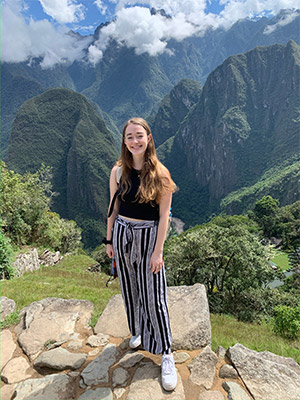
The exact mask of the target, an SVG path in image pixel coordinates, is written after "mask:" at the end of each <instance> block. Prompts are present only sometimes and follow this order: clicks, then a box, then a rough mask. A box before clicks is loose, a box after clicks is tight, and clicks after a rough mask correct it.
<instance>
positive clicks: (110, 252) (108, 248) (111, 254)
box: [106, 244, 115, 258]
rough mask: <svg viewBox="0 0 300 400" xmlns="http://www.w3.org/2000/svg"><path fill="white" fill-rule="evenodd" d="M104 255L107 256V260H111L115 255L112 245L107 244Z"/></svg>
mask: <svg viewBox="0 0 300 400" xmlns="http://www.w3.org/2000/svg"><path fill="white" fill-rule="evenodd" d="M106 254H107V255H108V257H109V258H113V257H114V255H115V253H114V251H113V247H112V244H107V245H106Z"/></svg>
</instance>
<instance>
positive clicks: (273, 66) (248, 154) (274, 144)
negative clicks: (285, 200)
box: [166, 41, 300, 215]
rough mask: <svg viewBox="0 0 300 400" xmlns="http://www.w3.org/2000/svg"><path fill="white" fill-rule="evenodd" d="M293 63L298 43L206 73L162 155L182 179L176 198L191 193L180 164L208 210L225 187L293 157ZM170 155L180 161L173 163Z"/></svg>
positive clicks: (262, 50) (298, 60)
mask: <svg viewBox="0 0 300 400" xmlns="http://www.w3.org/2000/svg"><path fill="white" fill-rule="evenodd" d="M299 69H300V48H299V46H298V45H297V44H296V43H294V42H292V41H290V42H289V43H288V44H287V45H286V46H284V45H274V46H270V47H258V48H255V49H254V50H252V51H250V52H248V53H245V54H240V55H237V56H232V57H229V58H228V59H227V60H226V61H225V62H224V63H223V64H222V65H221V66H219V67H218V68H216V69H215V70H214V71H213V72H212V73H211V74H210V75H209V77H208V79H207V81H206V84H205V86H204V88H203V91H202V94H201V98H200V101H199V102H198V104H197V105H196V106H195V107H194V108H193V110H192V111H191V112H190V114H189V115H188V117H187V118H186V119H185V121H184V122H183V123H182V125H181V127H180V129H179V131H178V133H177V135H176V137H175V139H174V142H173V144H172V147H171V150H168V151H169V154H168V156H167V158H166V163H167V165H168V166H169V168H170V170H171V172H174V174H175V176H174V177H175V179H177V182H178V184H179V186H180V185H181V184H182V187H183V190H184V193H183V194H182V195H181V196H182V198H183V199H184V198H186V199H190V193H189V190H190V188H188V187H186V174H185V172H184V173H183V171H182V170H187V171H189V172H188V174H189V175H190V181H191V182H196V183H197V187H196V188H193V190H196V193H197V194H198V196H199V198H200V199H201V198H202V199H204V200H205V199H206V204H207V203H208V204H209V205H208V206H206V208H207V210H206V211H208V210H209V211H208V212H212V211H213V210H214V209H216V207H217V205H218V202H219V201H220V199H222V198H223V197H225V196H226V195H227V194H228V193H230V192H232V191H234V190H237V189H239V188H241V187H244V186H251V185H253V184H254V183H255V182H257V181H258V180H259V179H260V177H261V176H262V174H263V173H264V172H265V171H267V170H268V169H270V168H272V167H274V166H275V165H277V166H278V165H280V164H282V163H285V165H286V163H287V160H291V161H290V162H291V163H292V161H294V159H295V157H296V155H297V152H298V149H299V147H298V146H299V137H298V134H297V132H299V130H298V129H299V114H298V113H299V88H300V86H299V77H300V71H299ZM175 160H181V166H180V168H178V162H177V165H175ZM183 175H184V176H183ZM181 200H182V199H181ZM294 201H296V199H295V200H294ZM199 212H200V214H201V210H199ZM202 215H203V211H202Z"/></svg>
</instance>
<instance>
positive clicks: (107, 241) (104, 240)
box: [102, 238, 112, 244]
mask: <svg viewBox="0 0 300 400" xmlns="http://www.w3.org/2000/svg"><path fill="white" fill-rule="evenodd" d="M102 243H104V244H112V239H110V240H107V239H106V238H103V240H102Z"/></svg>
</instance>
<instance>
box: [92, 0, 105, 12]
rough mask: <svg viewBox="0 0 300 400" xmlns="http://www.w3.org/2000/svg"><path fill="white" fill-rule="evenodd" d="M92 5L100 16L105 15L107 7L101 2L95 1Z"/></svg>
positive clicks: (100, 0)
mask: <svg viewBox="0 0 300 400" xmlns="http://www.w3.org/2000/svg"><path fill="white" fill-rule="evenodd" d="M93 4H95V6H96V7H97V8H98V10H99V11H100V13H101V14H102V15H105V14H106V13H107V6H106V5H105V4H104V2H103V1H102V0H95V1H94V3H93Z"/></svg>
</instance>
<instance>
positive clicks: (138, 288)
mask: <svg viewBox="0 0 300 400" xmlns="http://www.w3.org/2000/svg"><path fill="white" fill-rule="evenodd" d="M120 175H121V177H120V178H119V176H120ZM118 182H119V184H118ZM175 189H176V185H175V183H174V182H173V181H172V179H171V176H170V173H169V171H168V170H167V168H165V167H164V166H163V165H162V164H161V163H160V162H159V160H158V159H157V156H156V151H155V147H154V142H153V138H152V135H151V131H150V128H149V126H148V124H147V122H146V121H145V120H144V119H142V118H132V119H130V120H129V121H127V123H126V124H125V126H124V128H123V140H122V148H121V157H120V159H119V160H118V162H117V164H116V165H115V166H114V167H113V169H112V171H111V175H110V196H111V205H110V212H109V217H108V221H107V237H106V239H105V240H104V242H105V243H106V252H107V254H108V256H109V257H110V258H112V257H115V261H116V266H117V272H118V277H119V280H120V286H121V291H122V296H123V300H124V303H125V309H126V313H127V319H128V325H129V329H130V332H131V334H132V337H131V339H130V342H129V345H130V347H131V348H133V349H134V348H137V347H138V346H139V345H140V344H141V343H142V345H143V347H144V349H145V350H147V351H149V352H151V353H153V354H160V353H161V354H162V364H161V365H162V366H161V370H162V385H163V388H164V389H165V390H173V389H175V387H176V384H177V373H176V369H175V364H174V359H173V355H172V353H171V341H172V336H171V330H170V323H169V314H168V309H167V292H166V289H167V287H166V277H165V270H164V263H163V245H164V241H165V238H166V233H167V229H168V221H169V213H170V206H171V201H172V193H173V192H174V191H175ZM116 197H117V201H114V200H115V199H116Z"/></svg>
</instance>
